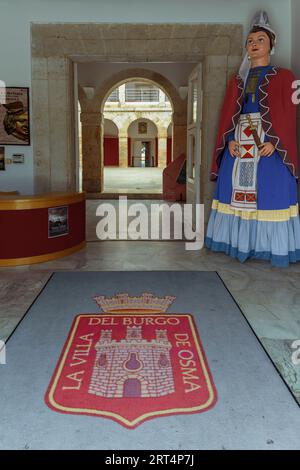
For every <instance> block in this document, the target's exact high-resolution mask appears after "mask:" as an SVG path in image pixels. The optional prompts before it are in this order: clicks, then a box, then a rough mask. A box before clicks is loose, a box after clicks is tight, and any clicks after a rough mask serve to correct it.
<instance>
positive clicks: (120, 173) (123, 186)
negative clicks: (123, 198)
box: [104, 167, 163, 194]
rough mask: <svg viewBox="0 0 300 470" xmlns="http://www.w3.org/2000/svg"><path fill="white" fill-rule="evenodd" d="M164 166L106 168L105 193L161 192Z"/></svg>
mask: <svg viewBox="0 0 300 470" xmlns="http://www.w3.org/2000/svg"><path fill="white" fill-rule="evenodd" d="M162 171H163V169H162V168H157V167H154V168H119V167H105V168H104V192H105V193H124V192H125V193H126V192H128V193H153V194H155V193H161V192H162Z"/></svg>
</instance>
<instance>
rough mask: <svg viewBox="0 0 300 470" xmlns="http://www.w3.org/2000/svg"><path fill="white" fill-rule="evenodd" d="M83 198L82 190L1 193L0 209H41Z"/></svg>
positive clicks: (71, 202) (78, 200)
mask: <svg viewBox="0 0 300 470" xmlns="http://www.w3.org/2000/svg"><path fill="white" fill-rule="evenodd" d="M83 200H85V193H84V192H66V193H63V192H56V193H48V194H36V195H32V196H31V195H28V196H26V195H25V196H24V195H14V194H11V195H1V193H0V211H8V210H25V209H42V208H45V207H55V206H63V205H65V204H73V203H75V202H80V201H83Z"/></svg>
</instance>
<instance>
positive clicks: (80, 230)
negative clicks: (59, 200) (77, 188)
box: [0, 201, 85, 259]
mask: <svg viewBox="0 0 300 470" xmlns="http://www.w3.org/2000/svg"><path fill="white" fill-rule="evenodd" d="M66 206H68V220H69V233H68V234H66V235H63V236H59V237H53V238H48V208H47V207H46V208H43V209H24V210H1V211H0V226H1V230H0V259H7V258H26V257H31V256H38V255H43V254H45V253H53V252H56V251H62V250H66V249H68V248H70V247H73V246H75V245H79V244H80V243H81V242H82V241H84V240H85V201H81V202H76V203H73V204H66ZM54 207H55V206H54Z"/></svg>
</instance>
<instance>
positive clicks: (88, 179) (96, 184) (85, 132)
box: [80, 112, 103, 193]
mask: <svg viewBox="0 0 300 470" xmlns="http://www.w3.org/2000/svg"><path fill="white" fill-rule="evenodd" d="M80 121H81V124H82V189H83V190H84V191H86V192H89V193H97V192H101V190H102V177H103V175H102V173H103V171H102V168H103V165H102V164H101V113H96V112H83V113H81V114H80Z"/></svg>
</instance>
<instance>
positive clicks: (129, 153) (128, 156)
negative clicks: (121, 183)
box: [127, 137, 131, 166]
mask: <svg viewBox="0 0 300 470" xmlns="http://www.w3.org/2000/svg"><path fill="white" fill-rule="evenodd" d="M127 163H128V166H131V138H130V137H127Z"/></svg>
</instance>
